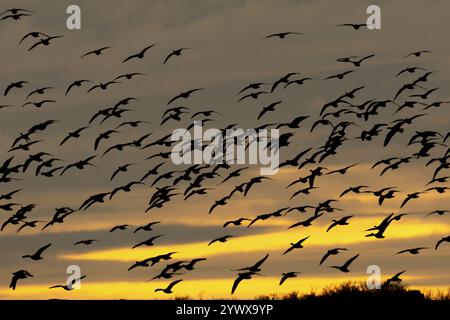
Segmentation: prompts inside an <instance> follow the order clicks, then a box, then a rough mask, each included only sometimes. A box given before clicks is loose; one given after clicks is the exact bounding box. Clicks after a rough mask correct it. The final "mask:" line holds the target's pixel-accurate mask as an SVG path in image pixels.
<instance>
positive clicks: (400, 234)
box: [59, 218, 450, 262]
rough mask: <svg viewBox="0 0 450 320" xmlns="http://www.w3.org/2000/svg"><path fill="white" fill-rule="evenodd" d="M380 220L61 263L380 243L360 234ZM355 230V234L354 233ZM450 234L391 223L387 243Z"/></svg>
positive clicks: (103, 253) (96, 254)
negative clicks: (300, 244)
mask: <svg viewBox="0 0 450 320" xmlns="http://www.w3.org/2000/svg"><path fill="white" fill-rule="evenodd" d="M379 221H380V219H379V218H354V220H353V221H352V220H350V224H351V226H352V228H349V227H350V226H345V227H339V226H338V227H336V229H333V230H331V231H330V232H329V233H325V232H323V229H324V228H325V227H319V226H312V227H309V228H304V227H299V228H294V229H289V230H283V231H281V232H270V233H264V234H257V235H249V236H240V237H236V238H231V239H229V240H228V241H227V242H226V243H217V242H216V243H214V244H212V245H211V246H208V245H207V242H195V243H188V244H173V245H156V246H154V247H149V248H137V249H130V248H115V249H109V250H98V251H92V252H88V253H80V254H62V255H60V256H59V258H60V259H67V260H92V261H123V262H134V261H137V260H143V259H146V258H148V257H151V256H155V255H158V254H163V253H167V252H170V251H175V252H178V253H177V254H176V255H174V256H175V257H176V258H177V259H191V258H196V257H209V256H214V255H223V254H233V253H248V252H259V251H273V250H280V254H281V252H282V251H284V250H285V249H287V248H288V247H289V244H290V243H291V242H296V241H298V240H300V239H301V238H304V237H306V236H308V235H311V236H310V238H309V239H307V240H306V241H305V243H304V246H305V247H308V246H333V245H345V244H354V243H368V242H370V241H383V240H379V239H373V238H366V237H364V235H365V233H364V232H363V230H365V229H367V228H369V227H371V226H373V225H375V224H378V223H379ZM355 230H358V231H355ZM448 233H450V226H449V225H447V224H444V223H427V224H425V225H424V224H423V223H421V222H420V220H417V219H416V220H410V221H402V223H401V224H399V223H395V222H394V223H392V225H391V226H389V229H388V230H387V232H386V233H385V234H386V237H387V238H388V239H391V240H394V239H405V238H412V237H424V236H429V235H443V234H448ZM226 234H230V235H231V234H233V233H232V230H226V231H224V232H223V235H226Z"/></svg>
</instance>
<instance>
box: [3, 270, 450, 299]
mask: <svg viewBox="0 0 450 320" xmlns="http://www.w3.org/2000/svg"><path fill="white" fill-rule="evenodd" d="M402 278H403V279H404V280H406V281H408V280H409V281H411V280H414V279H422V278H424V277H422V276H419V275H405V276H404V277H402ZM349 280H351V281H352V282H365V281H366V280H367V277H365V276H359V277H355V276H348V277H346V276H340V277H307V278H303V276H302V275H299V276H298V277H297V278H292V279H288V280H286V282H285V283H284V284H283V285H282V286H280V285H279V281H280V278H277V277H258V276H255V277H254V278H252V279H251V280H244V281H242V282H241V283H240V284H239V286H238V288H237V290H236V292H235V294H234V295H231V287H232V285H233V281H234V278H222V279H200V280H183V281H182V282H180V283H179V284H177V285H176V286H175V287H174V289H173V292H174V293H173V294H170V295H167V294H164V293H161V292H154V290H155V289H156V288H165V287H166V286H167V285H168V284H169V283H170V282H171V281H170V280H168V281H155V282H137V281H136V282H126V281H124V282H92V283H90V282H89V281H88V280H85V281H84V282H83V283H82V285H81V289H79V290H73V291H70V292H68V291H64V290H63V289H49V286H50V285H51V284H49V285H43V284H42V285H26V284H24V283H22V284H21V285H20V287H19V288H18V290H16V291H12V290H11V289H9V288H5V287H3V288H0V297H1V298H2V299H52V298H55V297H58V299H113V300H115V299H137V300H141V299H174V298H176V297H189V298H190V299H254V298H256V297H257V296H258V295H260V290H259V289H260V288H265V290H264V295H269V294H287V293H291V292H299V293H310V292H315V293H320V292H321V291H322V290H323V289H324V288H326V287H328V286H329V285H330V284H332V285H333V286H334V285H339V284H342V283H344V282H347V281H349ZM411 288H413V289H414V288H415V287H414V286H411ZM427 289H429V290H430V291H432V292H437V291H441V292H443V291H447V290H448V288H447V287H445V286H432V287H427Z"/></svg>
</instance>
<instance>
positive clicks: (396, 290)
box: [255, 281, 450, 302]
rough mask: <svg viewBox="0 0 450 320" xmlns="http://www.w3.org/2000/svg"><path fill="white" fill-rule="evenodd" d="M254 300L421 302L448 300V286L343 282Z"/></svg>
mask: <svg viewBox="0 0 450 320" xmlns="http://www.w3.org/2000/svg"><path fill="white" fill-rule="evenodd" d="M255 299H256V300H298V301H323V302H327V301H330V302H331V301H361V302H364V301H380V302H387V301H405V302H415V301H417V302H422V301H431V300H446V301H450V288H449V289H448V290H447V291H446V292H441V291H439V292H432V291H425V292H421V291H420V290H416V289H408V285H405V284H401V283H400V284H397V283H393V284H390V285H388V286H382V287H381V288H380V289H369V288H367V286H366V284H365V283H364V282H352V281H349V282H345V283H342V284H338V285H330V286H327V287H325V288H324V289H323V290H322V291H321V292H320V293H316V292H311V293H299V292H295V291H294V292H290V293H287V294H284V295H279V294H269V295H260V296H257V297H256V298H255Z"/></svg>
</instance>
